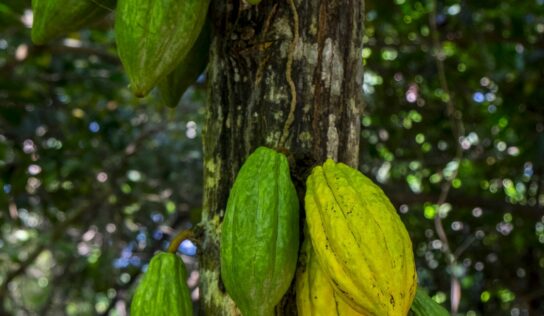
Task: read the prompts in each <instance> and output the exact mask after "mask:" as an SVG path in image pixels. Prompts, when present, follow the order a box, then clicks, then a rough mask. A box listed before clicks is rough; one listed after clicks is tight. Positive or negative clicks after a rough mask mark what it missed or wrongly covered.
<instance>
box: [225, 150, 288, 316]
mask: <svg viewBox="0 0 544 316" xmlns="http://www.w3.org/2000/svg"><path fill="white" fill-rule="evenodd" d="M298 209H299V202H298V198H297V193H296V190H295V187H294V185H293V183H292V182H291V178H290V175H289V165H288V163H287V158H286V157H285V156H284V155H283V154H281V153H278V152H276V151H275V150H272V149H269V148H265V147H259V148H257V150H255V152H253V153H252V154H251V155H250V156H249V157H248V158H247V160H246V161H245V162H244V164H243V165H242V168H241V169H240V171H239V172H238V175H237V176H236V180H235V181H234V185H233V187H232V189H231V191H230V194H229V198H228V202H227V211H226V214H225V218H224V220H223V225H222V228H221V231H222V232H221V278H222V280H223V283H224V284H225V288H226V289H227V293H228V294H229V295H230V296H231V297H232V299H233V300H234V302H235V303H236V305H237V306H238V308H239V309H240V311H241V312H242V315H244V316H257V315H258V316H266V315H273V312H274V306H275V305H276V304H278V302H279V301H280V300H281V298H282V297H283V295H284V294H285V292H286V291H287V289H288V288H289V285H290V284H291V281H292V279H293V276H294V273H295V269H296V263H297V253H298V244H299V228H298V227H299V221H298V219H299V214H298Z"/></svg>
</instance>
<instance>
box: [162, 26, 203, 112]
mask: <svg viewBox="0 0 544 316" xmlns="http://www.w3.org/2000/svg"><path fill="white" fill-rule="evenodd" d="M211 32H212V26H211V22H210V21H207V22H206V23H205V24H204V27H202V31H200V35H199V36H198V38H197V40H196V42H195V44H194V45H193V47H192V48H191V50H190V51H189V52H188V53H187V55H186V56H185V57H184V58H183V59H182V60H181V62H180V63H179V65H177V66H176V68H175V69H174V70H173V71H172V72H171V73H170V74H168V76H166V78H164V79H162V80H161V81H160V82H159V85H158V88H159V93H160V95H161V99H162V102H163V103H164V104H165V105H166V106H168V107H176V105H178V102H179V100H180V99H181V97H182V96H183V94H184V93H185V91H186V90H187V88H189V86H190V85H191V84H193V83H194V82H195V81H196V79H197V78H198V76H199V75H200V74H201V73H202V72H203V71H204V70H205V69H206V66H207V65H208V57H209V50H210V43H211Z"/></svg>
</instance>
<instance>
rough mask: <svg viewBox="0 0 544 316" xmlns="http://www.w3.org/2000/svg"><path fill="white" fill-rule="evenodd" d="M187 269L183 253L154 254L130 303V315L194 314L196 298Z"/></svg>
mask: <svg viewBox="0 0 544 316" xmlns="http://www.w3.org/2000/svg"><path fill="white" fill-rule="evenodd" d="M186 282H187V271H186V270H185V264H184V263H183V261H182V260H181V258H180V257H178V256H177V255H175V254H173V253H165V252H161V253H158V254H157V255H155V256H154V257H153V258H152V259H151V262H150V263H149V266H148V268H147V271H146V272H145V275H144V276H143V278H142V281H141V282H140V284H139V285H138V288H137V289H136V293H135V294H134V297H133V298H132V303H131V305H130V315H131V316H167V315H176V316H191V315H193V302H192V301H191V295H190V293H189V288H188V287H187V283H186Z"/></svg>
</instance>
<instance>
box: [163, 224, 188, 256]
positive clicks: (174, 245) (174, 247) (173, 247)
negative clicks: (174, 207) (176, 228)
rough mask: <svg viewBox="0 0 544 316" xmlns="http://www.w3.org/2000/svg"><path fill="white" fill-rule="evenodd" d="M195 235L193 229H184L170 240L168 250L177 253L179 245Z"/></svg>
mask: <svg viewBox="0 0 544 316" xmlns="http://www.w3.org/2000/svg"><path fill="white" fill-rule="evenodd" d="M193 237H194V233H193V230H192V229H186V230H182V231H181V232H179V233H178V234H177V235H176V236H175V237H174V239H172V241H171V242H170V246H168V252H170V253H176V252H177V251H178V248H179V245H180V244H181V243H182V242H183V241H184V240H185V239H192V238H193Z"/></svg>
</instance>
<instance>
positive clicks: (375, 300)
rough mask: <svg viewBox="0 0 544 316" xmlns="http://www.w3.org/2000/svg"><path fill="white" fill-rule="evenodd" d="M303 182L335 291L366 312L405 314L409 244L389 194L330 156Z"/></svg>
mask: <svg viewBox="0 0 544 316" xmlns="http://www.w3.org/2000/svg"><path fill="white" fill-rule="evenodd" d="M306 186H307V191H306V197H305V206H306V223H307V225H308V230H309V233H310V237H311V241H312V246H313V248H314V250H315V253H316V258H317V260H318V261H319V264H320V266H321V267H322V268H323V270H325V272H326V273H327V274H328V275H329V278H330V279H331V281H332V284H333V286H334V288H335V290H336V291H337V293H339V294H340V295H341V296H342V297H343V298H344V299H345V300H346V302H347V303H348V304H350V305H351V306H352V307H353V308H354V309H355V310H357V311H359V312H360V313H363V314H365V315H379V316H386V315H395V316H396V315H407V313H408V311H409V309H410V305H411V304H412V300H413V298H414V295H415V292H416V287H417V282H416V271H415V263H414V256H413V253H412V243H411V241H410V237H409V235H408V232H407V231H406V228H405V227H404V225H403V223H402V221H401V220H400V218H399V216H398V215H397V213H396V210H395V208H394V207H393V205H392V204H391V202H390V201H389V199H388V198H387V196H386V195H385V194H384V193H383V191H382V190H381V189H380V188H379V187H378V186H377V185H376V184H374V183H373V182H372V181H371V180H370V179H368V178H367V177H365V176H364V175H363V174H362V173H360V172H359V171H357V170H355V169H353V168H351V167H349V166H347V165H345V164H342V163H335V162H334V161H332V160H331V159H329V160H327V161H326V162H325V163H324V164H323V166H317V167H315V168H314V169H313V170H312V174H311V175H310V177H308V179H307V182H306Z"/></svg>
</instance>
